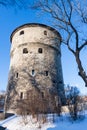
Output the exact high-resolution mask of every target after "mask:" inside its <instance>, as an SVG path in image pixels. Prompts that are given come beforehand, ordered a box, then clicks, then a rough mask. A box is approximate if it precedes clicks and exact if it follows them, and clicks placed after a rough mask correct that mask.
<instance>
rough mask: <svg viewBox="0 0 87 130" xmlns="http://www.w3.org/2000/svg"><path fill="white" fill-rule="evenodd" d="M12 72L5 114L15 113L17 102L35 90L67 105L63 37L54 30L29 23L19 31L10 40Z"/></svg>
mask: <svg viewBox="0 0 87 130" xmlns="http://www.w3.org/2000/svg"><path fill="white" fill-rule="evenodd" d="M10 40H11V43H12V44H11V52H10V70H9V76H8V85H7V95H6V103H5V110H6V111H8V112H14V113H15V112H16V110H17V104H18V100H24V99H27V95H29V92H31V90H33V89H34V88H35V89H36V90H38V91H40V92H41V93H42V96H43V97H44V98H45V97H46V98H47V96H46V94H47V93H48V94H54V95H58V97H60V99H61V102H62V104H64V97H65V95H64V83H63V75H62V67H61V49H60V45H61V36H60V34H59V33H58V32H57V31H56V30H55V29H54V28H52V27H49V26H47V25H44V24H38V23H29V24H25V25H22V26H20V27H18V28H16V29H15V30H14V31H13V32H12V34H11V37H10Z"/></svg>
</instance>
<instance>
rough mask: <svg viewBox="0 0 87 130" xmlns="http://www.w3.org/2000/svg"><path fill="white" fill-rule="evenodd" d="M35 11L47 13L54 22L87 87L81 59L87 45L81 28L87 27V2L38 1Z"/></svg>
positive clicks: (86, 75)
mask: <svg viewBox="0 0 87 130" xmlns="http://www.w3.org/2000/svg"><path fill="white" fill-rule="evenodd" d="M33 9H37V10H38V9H39V12H40V11H42V12H43V13H47V14H48V15H49V18H50V19H51V20H53V22H52V23H53V24H54V26H55V27H56V29H58V31H59V32H60V34H61V36H62V39H61V41H62V42H63V43H64V44H65V45H66V46H67V47H68V49H69V50H70V52H71V53H72V54H73V56H74V57H75V60H76V63H77V66H78V74H79V76H80V77H81V78H82V79H83V81H84V82H85V86H87V74H86V71H85V67H83V63H82V59H81V54H82V53H81V52H82V50H83V48H85V46H86V45H87V33H86V32H85V30H83V29H82V28H81V26H83V25H85V26H86V27H87V11H86V10H87V1H86V0H83V1H80V2H79V0H66V1H65V0H37V1H36V2H35V4H34V6H33ZM85 23H86V24H85ZM84 33H85V35H83V34H84Z"/></svg>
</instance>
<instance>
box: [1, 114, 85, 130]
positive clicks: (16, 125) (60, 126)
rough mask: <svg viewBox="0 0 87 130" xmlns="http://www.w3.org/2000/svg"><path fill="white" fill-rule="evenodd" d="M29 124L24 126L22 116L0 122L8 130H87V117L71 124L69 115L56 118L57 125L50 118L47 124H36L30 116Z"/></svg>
mask: <svg viewBox="0 0 87 130" xmlns="http://www.w3.org/2000/svg"><path fill="white" fill-rule="evenodd" d="M28 122H29V123H28V124H27V125H24V123H23V119H22V118H21V117H20V116H16V115H15V116H12V117H10V118H8V119H6V120H4V121H1V122H0V125H2V126H4V127H7V130H87V115H86V116H85V119H84V120H78V121H75V122H71V121H69V119H68V116H67V115H63V116H62V117H60V118H59V117H55V123H53V122H52V120H51V118H50V117H49V121H48V122H47V123H45V124H41V123H40V122H39V123H40V124H41V126H42V128H38V127H39V123H35V120H34V119H32V118H31V116H28Z"/></svg>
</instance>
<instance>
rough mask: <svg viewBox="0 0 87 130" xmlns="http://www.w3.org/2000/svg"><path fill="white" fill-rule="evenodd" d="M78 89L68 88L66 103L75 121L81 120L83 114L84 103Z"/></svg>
mask: <svg viewBox="0 0 87 130" xmlns="http://www.w3.org/2000/svg"><path fill="white" fill-rule="evenodd" d="M79 94H80V92H79V90H78V88H77V87H72V86H68V87H67V92H66V99H67V100H66V103H67V105H68V109H69V113H70V117H71V118H72V119H73V120H77V119H78V118H80V117H81V116H83V115H81V114H82V112H83V103H82V102H83V101H82V98H81V96H80V95H79Z"/></svg>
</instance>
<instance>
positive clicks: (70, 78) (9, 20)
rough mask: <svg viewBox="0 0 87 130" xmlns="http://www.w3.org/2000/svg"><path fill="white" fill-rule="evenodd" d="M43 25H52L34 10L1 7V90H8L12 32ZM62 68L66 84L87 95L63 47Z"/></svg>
mask: <svg viewBox="0 0 87 130" xmlns="http://www.w3.org/2000/svg"><path fill="white" fill-rule="evenodd" d="M32 22H33V23H43V24H47V25H51V22H49V21H47V16H45V15H44V16H42V17H39V16H37V13H36V12H35V11H32V10H24V9H19V10H15V9H13V8H5V7H0V30H1V31H0V58H1V61H0V90H2V89H4V90H5V89H6V87H7V81H8V73H9V64H10V47H11V44H10V35H11V33H12V31H13V30H14V29H15V28H16V27H18V26H20V25H22V24H26V23H32ZM61 51H62V68H63V77H64V83H65V84H70V85H73V86H77V87H78V88H79V89H80V91H81V93H84V94H87V88H86V87H85V85H84V82H83V81H82V79H81V78H80V77H79V76H78V68H77V65H76V63H75V59H74V56H73V55H72V54H71V53H70V52H69V51H68V49H67V47H66V46H64V45H62V46H61Z"/></svg>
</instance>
